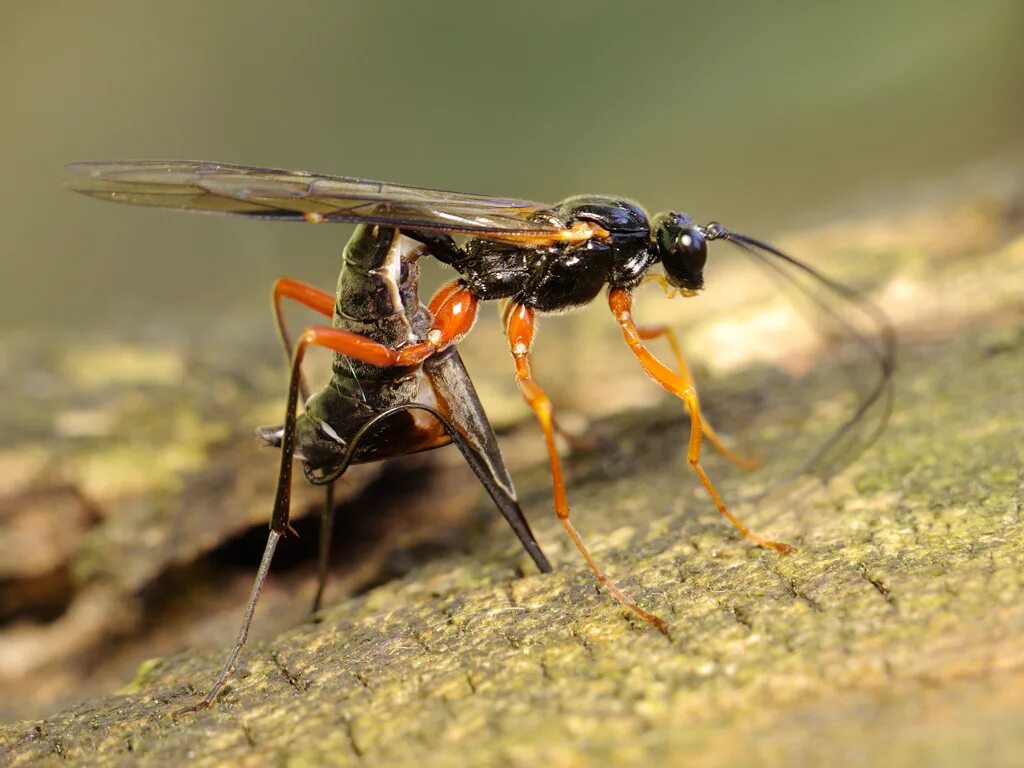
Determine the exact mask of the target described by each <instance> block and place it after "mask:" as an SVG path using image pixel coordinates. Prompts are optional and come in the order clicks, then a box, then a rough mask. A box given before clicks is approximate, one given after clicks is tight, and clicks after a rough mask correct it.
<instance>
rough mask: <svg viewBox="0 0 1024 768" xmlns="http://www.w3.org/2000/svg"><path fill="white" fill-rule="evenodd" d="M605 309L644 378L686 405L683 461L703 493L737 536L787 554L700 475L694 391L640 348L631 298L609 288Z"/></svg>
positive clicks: (697, 406)
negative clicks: (745, 520)
mask: <svg viewBox="0 0 1024 768" xmlns="http://www.w3.org/2000/svg"><path fill="white" fill-rule="evenodd" d="M608 305H609V307H611V310H612V314H613V315H614V316H615V319H616V321H617V322H618V323H619V327H620V328H621V329H622V335H623V337H624V338H625V339H626V343H627V344H628V345H629V348H630V349H631V350H633V354H634V355H636V357H637V359H638V360H639V361H640V365H641V366H642V367H643V369H644V371H645V372H646V373H647V375H648V376H650V377H651V378H652V379H654V380H655V381H656V382H657V383H658V384H660V385H661V386H662V387H664V388H665V389H666V390H668V391H669V392H671V393H672V394H674V395H676V396H677V397H679V398H680V399H681V400H683V402H685V403H686V406H687V408H688V409H689V411H690V444H689V448H688V449H687V452H686V459H687V461H689V463H690V466H692V467H693V469H694V471H695V472H696V473H697V476H698V477H699V478H700V481H701V483H703V485H704V487H705V488H706V489H707V492H708V493H709V494H710V495H711V499H712V501H714V502H715V506H716V507H717V508H718V511H719V512H721V513H722V515H723V516H724V517H725V518H726V519H728V520H729V522H731V523H732V524H733V525H735V526H736V528H737V529H739V531H740V533H742V534H743V535H744V536H747V537H749V538H751V539H753V540H754V541H755V542H757V544H758V545H759V546H762V547H765V548H770V549H774V550H776V551H777V552H781V553H783V554H785V553H786V552H789V550H790V546H789V545H788V544H783V543H781V542H777V541H769V540H768V539H766V538H764V537H763V536H761V535H760V534H758V533H755V532H754V531H752V530H750V529H749V528H748V527H747V526H746V525H744V524H743V523H742V522H741V521H740V520H739V518H737V517H736V516H735V515H733V514H732V512H730V511H729V509H728V507H726V506H725V502H724V501H722V497H721V496H720V495H719V493H718V491H717V490H716V489H715V486H714V485H712V483H711V479H710V478H709V477H708V476H707V473H705V472H704V469H703V468H702V467H701V465H700V443H701V436H702V434H703V431H704V427H703V423H702V421H701V417H700V403H699V401H698V400H697V391H696V390H695V389H694V388H693V386H692V384H691V383H690V382H689V381H687V380H685V379H684V378H683V377H682V376H680V375H678V374H676V373H675V372H674V371H673V370H672V369H671V368H669V367H668V366H666V365H665V364H664V363H662V362H661V361H660V360H658V358H656V357H655V356H654V355H652V354H651V353H650V352H649V351H648V350H647V348H646V347H645V346H644V345H643V343H642V342H641V338H642V337H641V336H640V329H639V328H638V327H637V325H636V323H635V322H634V321H633V314H632V307H633V297H632V296H630V294H629V291H626V290H624V289H621V288H613V289H612V290H611V291H609V293H608Z"/></svg>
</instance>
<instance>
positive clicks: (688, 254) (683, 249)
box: [676, 227, 708, 275]
mask: <svg viewBox="0 0 1024 768" xmlns="http://www.w3.org/2000/svg"><path fill="white" fill-rule="evenodd" d="M676 248H677V249H678V259H679V261H680V262H681V266H682V267H683V269H684V270H686V271H687V272H689V273H690V274H692V275H699V274H700V273H701V272H702V271H703V270H704V264H705V263H707V260H708V244H707V242H706V241H705V240H704V235H703V234H701V232H700V230H698V229H696V228H695V227H690V228H688V229H684V230H683V231H682V232H680V233H679V238H678V239H677V240H676Z"/></svg>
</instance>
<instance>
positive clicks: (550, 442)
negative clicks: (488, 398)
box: [505, 304, 668, 634]
mask: <svg viewBox="0 0 1024 768" xmlns="http://www.w3.org/2000/svg"><path fill="white" fill-rule="evenodd" d="M534 332H535V312H534V310H533V309H531V308H530V307H527V306H524V305H522V304H510V305H509V307H508V309H507V310H506V312H505V333H506V335H507V336H508V342H509V347H510V349H511V352H512V359H513V360H514V362H515V367H516V383H517V384H518V385H519V390H520V392H522V395H523V398H524V399H525V400H526V402H527V403H528V404H529V406H530V408H532V409H533V412H534V414H535V415H536V416H537V421H538V422H539V423H540V427H541V430H542V431H543V432H544V441H545V443H546V444H547V449H548V459H549V461H550V463H551V480H552V485H553V487H554V496H555V514H556V515H557V516H558V519H559V520H560V521H561V523H562V525H563V527H564V528H565V530H566V532H567V533H568V534H569V538H570V539H572V542H573V544H575V545H576V548H577V549H578V550H579V551H580V554H581V555H583V559H584V560H585V561H586V563H587V565H588V566H590V570H591V571H593V572H594V575H595V576H596V577H597V580H598V581H599V582H601V584H603V585H604V586H605V587H606V588H607V589H608V591H609V592H611V594H612V596H613V597H614V598H615V599H616V600H617V601H618V602H619V604H620V605H621V606H622V607H623V608H626V609H627V610H629V611H631V612H632V613H634V614H636V615H637V616H639V617H640V618H641V619H643V620H644V621H646V622H647V623H649V624H651V625H652V626H654V627H655V629H657V630H658V631H660V632H663V633H665V634H667V633H668V624H666V622H665V620H664V619H662V618H661V617H659V616H655V615H654V614H653V613H649V612H648V611H645V610H644V609H643V608H641V607H640V606H639V605H637V604H636V603H634V602H633V601H632V600H630V599H629V598H628V597H626V595H625V594H624V593H623V592H622V590H621V589H619V587H618V586H617V585H616V584H615V582H613V581H612V580H611V579H610V578H608V576H607V575H605V573H604V571H603V570H601V567H600V566H599V565H598V564H597V562H596V561H595V560H594V557H593V555H591V554H590V550H589V549H588V548H587V545H586V544H585V543H584V542H583V538H582V537H581V536H580V534H579V532H578V531H577V530H576V528H575V526H573V524H572V522H571V521H570V520H569V499H568V495H567V494H566V491H565V478H564V476H563V473H562V461H561V459H560V458H559V456H558V446H557V445H556V443H555V428H554V422H553V419H552V405H551V400H550V399H549V398H548V396H547V394H546V393H545V392H544V390H543V389H541V388H540V386H539V385H538V384H537V383H536V382H535V381H534V380H533V373H532V371H531V369H530V348H531V347H532V346H533V337H534Z"/></svg>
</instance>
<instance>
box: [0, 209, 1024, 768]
mask: <svg viewBox="0 0 1024 768" xmlns="http://www.w3.org/2000/svg"><path fill="white" fill-rule="evenodd" d="M1018 211H1019V207H1015V206H1014V205H1012V204H1006V203H1005V201H1004V203H1003V204H1000V205H994V204H992V203H979V204H974V205H972V206H961V207H959V208H955V209H951V208H949V207H947V208H945V209H943V210H942V211H940V212H938V213H936V212H934V211H932V212H931V213H929V214H920V215H916V217H915V216H910V215H908V216H907V217H905V218H903V219H901V220H900V221H898V222H889V223H886V224H881V223H860V224H859V226H858V229H857V231H859V232H860V233H861V236H862V238H863V237H864V234H865V233H867V238H866V240H867V242H866V244H865V243H864V241H863V240H862V244H861V245H860V246H859V247H860V248H862V249H863V252H864V253H865V254H867V255H866V256H865V257H864V260H863V261H864V263H865V264H867V265H868V267H870V266H871V265H873V264H877V263H881V262H884V263H886V264H887V265H888V268H887V271H886V272H885V274H884V275H883V276H882V277H881V278H880V279H879V282H878V283H877V284H876V285H875V286H874V287H875V292H876V294H880V295H881V298H882V300H883V301H884V302H885V303H886V304H887V306H889V307H890V310H891V311H892V313H893V314H894V316H895V317H896V318H897V321H898V323H899V325H900V327H901V329H902V331H903V336H904V345H903V348H902V350H901V359H900V373H899V376H898V380H897V398H896V408H895V412H894V415H893V418H892V420H891V423H890V426H889V429H888V430H887V432H886V433H885V435H884V436H883V439H882V440H881V441H880V442H879V444H877V445H876V446H875V447H874V448H873V449H872V450H871V451H870V452H868V453H867V454H865V455H864V456H862V457H861V458H860V459H858V460H857V461H856V462H854V463H853V464H851V465H850V466H849V467H848V468H847V469H846V470H845V471H843V472H842V473H841V474H840V475H839V476H837V477H835V478H833V479H832V480H831V481H830V482H829V483H828V484H827V485H824V486H822V485H820V484H816V483H814V482H810V481H808V482H806V483H802V484H800V486H799V487H797V488H794V489H791V492H790V493H788V494H782V495H778V496H776V497H773V499H772V500H771V501H770V502H765V503H759V504H757V505H753V504H743V503H735V504H734V505H735V508H736V510H737V511H738V512H739V513H740V514H741V516H743V517H744V519H746V520H747V522H749V523H751V524H752V526H753V527H755V528H757V529H758V530H760V531H762V532H763V533H765V534H767V535H770V536H771V537H773V538H777V539H781V540H784V541H788V542H790V543H792V544H794V545H795V547H796V549H795V551H794V553H793V554H791V555H789V556H788V557H781V558H780V557H778V556H777V555H775V554H773V553H770V552H766V551H762V550H759V549H755V548H751V547H750V546H749V545H748V544H746V543H745V542H743V541H741V540H739V539H738V538H737V536H736V535H735V532H734V531H733V530H732V529H731V528H730V527H729V526H728V525H726V524H724V523H723V522H722V521H721V520H720V518H719V517H718V515H717V513H716V512H715V510H714V508H713V507H712V506H711V504H710V503H709V501H708V500H707V497H706V495H705V494H704V493H703V491H702V490H701V489H700V487H699V484H698V483H697V482H696V480H695V478H694V477H692V473H691V472H690V470H689V469H688V468H687V467H686V463H685V460H684V458H683V445H684V437H685V434H686V428H687V427H686V421H685V419H684V418H683V417H682V415H681V413H680V411H679V409H678V408H677V407H674V406H673V407H670V406H669V405H667V404H666V405H663V406H661V407H659V408H657V409H644V410H636V411H630V412H625V413H621V414H619V415H617V416H614V417H611V418H608V419H605V420H603V421H601V422H599V423H598V424H597V425H596V427H595V429H594V430H592V432H593V433H594V434H595V435H596V436H597V438H596V439H597V440H598V449H597V450H595V451H591V452H585V453H581V454H579V455H577V456H574V457H573V458H572V459H571V460H570V461H569V462H568V470H569V474H570V477H571V480H572V485H571V488H570V498H571V500H572V503H573V515H574V520H576V522H577V525H578V526H579V528H580V530H581V532H582V533H583V535H584V536H585V537H587V538H588V539H589V541H590V543H591V546H592V549H593V550H594V553H595V555H596V556H597V557H598V558H599V559H600V560H601V562H603V563H604V565H605V566H606V567H607V568H608V570H609V572H610V573H611V575H612V576H613V577H614V578H616V579H617V580H618V581H619V583H620V584H621V585H622V586H623V588H624V589H625V590H626V591H627V592H628V593H629V594H630V595H632V596H634V597H635V598H636V599H637V600H638V601H639V602H640V604H641V605H643V606H644V607H645V608H648V609H650V610H653V611H655V612H657V613H658V614H660V615H661V616H663V617H664V618H666V619H667V620H668V621H669V623H670V625H671V636H670V637H668V638H666V637H664V636H662V635H660V634H659V633H657V632H655V631H653V630H652V629H650V628H649V627H646V626H641V625H640V624H638V623H636V622H634V621H633V620H631V619H630V618H628V617H626V616H624V615H623V613H622V611H620V610H619V609H618V608H617V607H616V605H615V604H614V603H613V602H612V601H611V600H610V599H609V598H608V597H607V595H605V594H603V593H602V591H601V590H599V589H598V588H597V587H596V585H595V582H594V580H593V579H592V577H591V575H590V574H589V572H588V571H586V569H585V567H584V566H583V564H582V563H581V562H580V559H579V557H578V556H577V555H576V553H575V551H574V550H573V549H572V547H571V545H570V544H569V543H568V542H567V541H566V540H565V538H564V536H563V535H562V533H561V530H560V528H559V527H558V526H557V524H556V523H555V522H554V521H552V520H549V519H546V518H547V515H546V514H545V513H547V510H548V508H549V504H550V502H549V498H548V493H549V485H548V479H547V476H546V472H545V468H544V467H543V466H542V465H540V464H537V465H535V466H534V467H533V468H532V469H529V470H528V471H526V472H520V473H519V474H518V475H517V483H518V484H519V487H520V494H521V496H522V497H523V503H524V508H525V509H526V510H527V513H528V514H529V515H530V517H531V520H532V521H534V524H535V528H536V529H537V532H538V537H539V538H540V540H541V542H542V544H543V545H544V546H545V549H546V551H547V552H548V554H549V556H550V557H551V558H552V560H553V561H554V564H555V566H556V571H555V573H554V574H551V575H549V576H540V575H536V574H535V573H534V572H533V571H532V569H531V567H530V565H529V562H528V560H527V559H526V558H525V556H523V555H520V554H519V553H518V552H517V550H516V546H515V542H514V540H513V539H512V538H511V536H510V535H509V534H508V532H507V531H506V530H504V529H503V527H502V525H501V524H500V522H499V521H495V522H494V524H493V526H492V527H490V528H488V535H487V536H484V537H480V538H479V540H477V541H476V542H475V543H474V544H473V545H472V546H471V547H470V548H469V550H468V551H467V552H463V553H458V554H456V553H448V554H446V555H444V556H443V557H440V558H437V559H434V560H432V561H431V562H429V563H428V564H426V565H423V566H421V567H418V568H416V569H415V570H413V571H412V572H410V573H408V574H407V575H405V576H404V577H402V578H399V579H396V580H393V581H389V582H387V583H384V584H383V585H381V586H379V587H377V588H375V589H372V590H370V591H369V592H366V593H365V594H362V595H361V596H359V597H356V598H353V599H350V600H347V601H344V602H340V603H335V604H333V605H331V606H330V607H328V608H327V609H326V610H325V611H324V612H323V613H322V615H321V617H320V620H319V621H318V622H317V623H301V624H299V625H297V626H294V627H293V628H292V629H290V630H288V631H286V632H284V633H282V634H280V635H279V636H277V637H276V638H274V639H273V640H270V641H267V642H262V643H254V644H252V645H251V646H250V647H249V648H248V649H247V651H246V652H245V653H244V655H243V661H242V665H241V668H240V670H239V672H238V673H237V674H236V676H235V677H234V679H233V681H232V683H231V686H230V689H228V690H226V691H225V692H224V693H223V694H222V695H221V697H220V699H219V700H218V701H217V703H216V705H215V706H214V707H213V708H212V709H211V710H209V711H206V712H202V713H198V714H195V715H191V716H187V717H182V718H178V719H174V718H172V716H171V714H170V713H171V711H172V710H173V709H175V708H177V707H180V706H183V705H186V704H188V703H190V702H192V701H194V699H195V697H196V696H197V695H201V693H202V692H203V691H204V690H205V689H206V687H208V686H209V684H210V683H211V682H212V680H213V679H214V677H215V676H216V674H217V671H218V669H219V667H220V664H221V663H222V659H223V652H221V651H218V652H210V653H202V654H194V653H191V652H181V653H178V654H176V655H173V656H167V657H164V658H160V659H157V660H153V661H151V662H148V663H146V664H144V665H142V666H141V667H140V668H139V669H138V672H137V674H136V677H135V680H134V682H132V683H131V684H130V685H128V686H126V687H125V688H123V689H122V690H121V691H119V692H118V693H117V694H112V695H108V696H105V697H102V698H97V699H93V700H91V701H87V702H85V703H82V704H78V705H76V706H73V707H71V708H69V709H67V710H65V711H64V712H61V713H58V714H56V715H54V716H52V717H47V718H46V719H43V720H33V721H23V722H17V723H12V724H10V725H7V726H4V727H2V728H0V755H2V760H3V762H4V763H5V764H9V765H64V764H67V763H68V762H74V761H80V762H83V763H89V762H102V763H105V764H121V763H124V764H129V763H130V764H145V765H165V764H175V763H181V762H184V761H188V762H189V763H194V764H198V765H211V766H213V765H266V764H281V765H295V766H300V765H317V766H320V765H338V766H342V765H360V764H368V765H417V766H435V765H437V766H442V765H456V764H466V765H523V766H529V765H538V764H545V765H557V766H561V765H565V766H575V765H587V764H592V765H609V764H622V765H630V764H638V765H639V764H655V765H657V764H667V765H726V764H728V765H736V764H762V763H784V764H794V765H803V764H808V763H823V762H826V761H827V762H828V763H829V764H851V765H852V764H886V765H965V764H973V763H980V764H989V765H998V764H1006V765H1010V764H1014V762H1015V759H1016V758H1017V757H1019V755H1020V754H1022V753H1024V646H1022V645H1021V643H1020V640H1019V638H1020V637H1021V636H1022V634H1024V503H1022V498H1024V452H1022V451H1024V448H1022V446H1024V440H1022V437H1024V434H1022V427H1021V418H1020V414H1021V413H1024V388H1022V387H1021V386H1020V381H1021V379H1022V378H1024V312H1022V307H1024V239H1022V238H1021V237H1020V234H1019V232H1020V220H1019V214H1018ZM953 215H955V216H957V220H958V221H959V222H960V225H959V227H958V231H959V232H960V233H961V234H962V233H963V232H965V231H968V232H973V233H974V239H973V242H975V243H977V244H978V245H977V247H976V248H975V249H974V250H972V251H971V252H970V253H963V252H956V251H954V250H952V249H949V248H948V244H947V243H945V240H944V239H943V238H941V237H939V234H940V233H936V228H937V227H938V225H939V224H940V223H941V222H944V221H949V217H950V216H953ZM972 227H973V229H972ZM851 231H852V230H851ZM945 232H946V233H948V227H947V228H946V230H945ZM842 237H843V232H842V231H841V228H840V229H836V230H833V231H831V232H829V233H824V234H822V235H819V236H818V238H819V240H818V242H817V245H820V243H821V242H825V241H828V242H835V241H841V240H842ZM968 239H970V238H968ZM963 242H964V238H963V237H961V239H960V240H959V241H958V243H959V244H960V245H962V244H963ZM815 245H816V243H815V240H814V238H807V239H806V241H805V243H804V245H803V246H802V247H814V246H815ZM796 250H800V248H796ZM833 250H835V249H833ZM471 368H472V366H471ZM635 375H639V374H635ZM538 376H540V377H541V378H543V371H542V370H538ZM778 380H779V374H778V372H777V371H775V370H770V369H768V368H766V367H764V366H761V365H751V366H746V367H743V368H742V369H741V370H738V372H737V373H735V374H732V375H731V376H729V377H727V378H724V379H722V380H721V381H720V382H716V383H717V384H718V387H719V390H720V391H722V392H723V395H722V397H721V399H719V400H718V403H717V405H716V404H715V403H714V402H711V401H708V407H709V411H710V415H711V416H712V418H713V419H714V420H715V421H716V422H717V424H718V426H719V427H720V429H721V430H722V431H723V432H725V433H726V434H731V435H734V436H735V435H737V434H742V440H741V444H744V445H746V444H749V445H756V446H758V450H759V451H760V452H761V453H762V454H763V455H764V456H765V457H769V458H771V457H774V456H788V455H790V454H800V453H801V451H805V450H806V449H807V448H808V447H809V446H810V445H811V437H810V435H808V434H805V432H803V431H801V430H800V428H799V420H798V419H797V415H796V414H795V413H794V410H795V409H794V408H793V404H794V403H798V404H802V403H813V404H814V406H813V407H814V409H815V413H816V414H817V413H819V412H820V413H821V414H822V415H827V413H828V411H829V409H830V408H831V407H833V406H835V404H836V403H837V402H839V400H838V397H839V393H841V392H842V391H843V390H844V387H845V380H844V379H843V377H842V376H841V375H840V373H839V372H838V371H837V370H831V369H828V368H827V366H826V370H825V376H824V377H822V378H820V379H818V380H816V381H814V382H812V381H810V380H802V379H797V380H792V381H788V382H787V383H785V385H784V386H777V385H778V383H779V381H778ZM751 423H752V426H748V425H749V424H751ZM741 430H743V431H742V432H741ZM707 466H708V469H709V472H710V473H711V475H712V477H713V478H715V479H716V480H717V482H718V483H719V485H720V489H721V490H722V492H723V495H724V496H725V498H726V499H728V500H733V501H734V502H735V500H736V499H738V498H740V496H741V493H742V491H743V490H744V489H748V488H750V487H753V486H756V485H758V484H759V483H761V482H762V477H761V475H757V474H755V475H754V476H752V477H751V476H745V475H743V474H742V473H739V472H736V471H734V470H732V469H731V468H730V467H729V466H728V465H727V464H726V463H725V462H724V461H722V460H721V459H719V458H718V457H715V456H713V455H711V454H710V452H709V454H708V459H707ZM481 504H482V502H481ZM438 505H439V506H443V503H442V502H441V501H440V500H439V501H438ZM481 508H483V507H481ZM524 574H525V575H524ZM261 607H262V608H264V609H266V608H267V607H266V606H261ZM266 614H267V610H264V611H262V612H260V611H258V612H257V623H259V622H260V621H263V620H265V619H266ZM226 632H227V634H226V635H225V638H226V637H227V636H228V635H230V629H228V630H226ZM225 644H226V643H225Z"/></svg>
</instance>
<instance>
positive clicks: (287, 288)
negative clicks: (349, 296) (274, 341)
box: [273, 277, 334, 401]
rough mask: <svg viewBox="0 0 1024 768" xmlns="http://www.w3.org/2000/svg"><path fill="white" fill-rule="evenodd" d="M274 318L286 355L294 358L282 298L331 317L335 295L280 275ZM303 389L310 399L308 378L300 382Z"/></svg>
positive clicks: (275, 282) (275, 293)
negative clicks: (292, 300)
mask: <svg viewBox="0 0 1024 768" xmlns="http://www.w3.org/2000/svg"><path fill="white" fill-rule="evenodd" d="M273 296H274V318H275V319H276V320H277V335H278V336H279V337H280V339H281V345H282V346H283V347H284V356H285V357H286V358H287V359H288V360H289V362H290V361H291V359H292V339H291V336H290V335H289V334H288V326H287V324H286V323H285V321H284V311H283V309H282V308H281V299H284V298H289V299H294V300H295V301H297V302H299V304H302V305H303V306H304V307H309V308H310V309H312V310H313V311H314V312H319V313H320V314H321V315H324V316H325V317H331V316H333V315H334V296H333V295H332V294H330V293H328V292H327V291H321V290H320V289H319V288H316V287H314V286H312V285H308V284H306V283H300V282H299V281H298V280H292V279H291V278H290V277H279V278H277V280H275V281H274V293H273ZM300 387H301V390H302V399H303V400H304V401H305V400H308V399H309V386H308V385H307V384H306V379H305V378H303V379H302V380H301V384H300Z"/></svg>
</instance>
